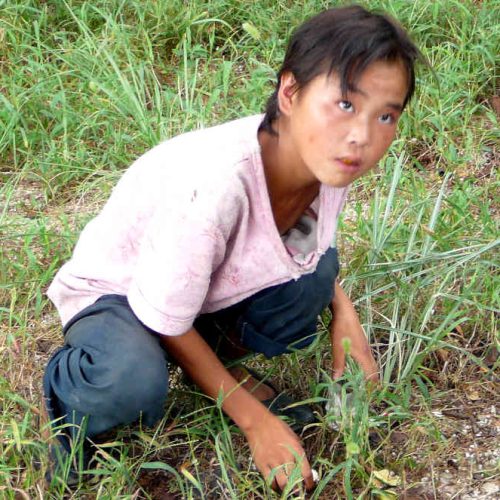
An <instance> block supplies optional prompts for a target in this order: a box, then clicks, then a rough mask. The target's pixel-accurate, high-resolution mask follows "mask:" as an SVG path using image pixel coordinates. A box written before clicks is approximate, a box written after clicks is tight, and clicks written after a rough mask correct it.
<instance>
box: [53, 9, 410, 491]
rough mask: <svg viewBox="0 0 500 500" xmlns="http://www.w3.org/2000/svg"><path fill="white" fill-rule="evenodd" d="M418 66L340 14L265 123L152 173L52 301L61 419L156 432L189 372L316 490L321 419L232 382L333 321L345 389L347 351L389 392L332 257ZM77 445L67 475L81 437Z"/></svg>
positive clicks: (89, 426)
mask: <svg viewBox="0 0 500 500" xmlns="http://www.w3.org/2000/svg"><path fill="white" fill-rule="evenodd" d="M418 57H419V52H418V49H417V48H416V47H415V46H414V45H413V43H412V42H411V41H410V39H409V38H408V36H407V34H406V33H405V32H404V31H403V29H402V28H401V27H400V26H399V25H398V24H396V23H395V22H394V21H393V20H392V19H390V18H388V17H387V16H384V15H378V14H374V13H370V12H368V11H366V10H364V9H363V8H361V7H358V6H354V7H345V8H338V9H330V10H327V11H324V12H322V13H320V14H319V15H317V16H316V17H314V18H312V19H310V20H309V21H307V22H306V23H305V24H303V25H302V26H300V27H299V28H298V29H297V30H296V31H295V33H294V34H293V37H292V39H291V41H290V43H289V46H288V49H287V52H286V56H285V59H284V62H283V66H282V67H281V69H280V71H279V73H278V82H277V86H276V89H275V91H274V93H273V95H272V96H271V98H270V99H269V101H268V103H267V107H266V111H265V114H264V115H263V116H261V115H259V116H250V117H247V118H242V119H239V120H236V121H232V122H229V123H225V124H222V125H219V126H216V127H212V128H208V129H204V130H198V131H193V132H190V133H186V134H183V135H180V136H178V137H175V138H173V139H170V140H168V141H166V142H163V143H162V144H160V145H158V146H157V147H155V148H153V149H152V150H151V151H149V152H147V153H146V154H144V155H143V156H142V157H140V158H139V159H138V160H137V161H136V162H135V163H134V164H133V165H132V166H131V167H130V169H129V170H128V171H127V172H126V173H125V174H124V176H123V177H122V179H121V180H120V181H119V183H118V185H117V186H116V188H115V189H114V191H113V193H112V195H111V197H110V198H109V200H108V202H107V204H106V205H105V206H104V208H103V210H102V211H101V212H100V214H99V215H98V216H97V217H96V218H95V219H93V220H92V221H91V222H90V223H89V224H88V225H87V226H86V227H85V229H84V230H83V232H82V234H81V236H80V239H79V240H78V243H77V245H76V247H75V250H74V253H73V256H72V258H71V260H70V261H69V262H68V263H66V264H65V265H64V266H63V267H62V268H61V270H60V271H59V272H58V274H57V275H56V277H55V279H54V281H53V283H52V285H51V286H50V288H49V291H48V295H49V297H50V298H51V300H52V301H53V302H54V304H55V305H56V307H57V309H58V311H59V313H60V315H61V318H62V321H63V324H64V346H63V347H62V348H61V349H59V350H58V351H57V352H56V353H55V354H54V355H53V356H52V358H51V360H50V361H49V363H48V365H47V368H46V372H45V378H44V394H45V400H46V404H47V410H48V415H49V417H50V419H51V420H55V419H58V423H59V424H61V423H68V424H76V425H77V426H79V425H80V424H82V423H83V424H84V425H82V429H83V432H84V433H85V436H87V437H89V438H94V437H95V436H97V435H99V434H101V433H103V432H105V431H107V430H109V429H111V428H113V427H115V426H117V425H122V424H128V423H131V422H134V421H136V420H138V419H139V418H141V419H142V422H143V423H145V424H147V425H153V424H154V423H155V422H157V421H158V419H160V418H161V417H162V415H163V411H164V404H165V401H166V399H167V397H168V363H169V361H171V362H175V363H176V364H178V365H179V366H180V367H181V368H182V370H184V372H185V373H186V374H187V375H188V377H189V378H191V379H192V380H193V381H194V382H195V383H196V384H197V385H198V386H199V387H200V388H201V389H202V390H203V391H204V393H205V394H207V395H208V396H209V397H211V398H214V399H215V398H217V397H218V396H219V394H220V392H221V391H222V393H223V395H224V400H223V405H222V408H223V410H224V411H225V413H226V414H227V415H228V416H229V417H230V418H231V419H232V420H233V421H234V422H235V423H236V425H238V427H239V428H240V429H241V431H242V432H243V434H244V435H245V437H246V439H247V441H248V445H249V448H250V452H251V454H252V457H253V460H254V463H255V465H256V467H257V468H258V470H259V471H260V472H261V473H262V474H263V476H264V477H266V478H269V477H273V478H274V479H273V486H274V487H278V488H283V487H284V486H285V485H286V483H287V480H288V477H289V474H290V472H291V468H290V466H295V465H297V462H298V463H299V466H300V467H301V471H302V476H303V479H304V483H305V486H306V488H312V487H313V480H312V474H311V468H310V465H309V462H308V460H307V457H306V456H305V452H304V449H303V448H302V444H301V441H300V439H299V437H298V436H297V435H296V434H295V432H294V431H293V430H292V427H293V428H295V429H296V428H300V427H301V426H303V425H305V424H307V423H310V422H313V421H314V415H313V413H312V411H311V410H310V409H309V408H308V407H307V406H305V405H299V406H296V407H293V408H287V407H288V406H289V404H290V403H293V401H292V400H291V399H290V398H288V397H286V396H285V395H283V394H277V393H276V391H275V389H274V388H273V387H272V386H270V385H266V384H265V383H262V381H260V380H258V379H257V378H256V376H254V375H252V374H251V373H249V372H248V370H246V369H245V368H244V367H243V366H241V365H236V366H233V367H232V368H230V369H227V368H226V367H225V364H226V363H227V362H229V361H231V360H234V359H237V358H238V357H241V355H242V354H244V353H248V352H256V353H263V354H264V355H265V356H267V357H269V358H270V357H272V356H276V355H279V354H283V353H287V352H290V350H291V349H299V348H303V347H305V346H307V345H309V344H310V343H311V342H312V341H313V340H314V336H315V332H316V322H317V317H318V315H319V314H320V313H321V312H322V310H323V309H324V308H325V307H328V306H331V307H332V308H333V320H332V323H331V341H332V349H333V367H332V375H333V377H335V378H337V377H339V376H341V374H342V372H343V370H344V364H345V358H344V352H343V349H342V339H344V338H348V339H350V342H351V354H352V356H353V358H354V359H355V360H356V361H357V362H358V363H359V365H360V366H361V368H362V369H363V371H364V373H365V375H366V377H367V378H369V379H376V378H377V372H378V369H377V364H376V362H375V360H374V358H373V355H372V353H371V350H370V347H369V345H368V342H367V340H366V337H365V335H364V332H363V329H362V327H361V325H360V322H359V319H358V317H357V315H356V312H355V310H354V307H353V305H352V303H351V301H350V300H349V298H348V297H347V295H346V294H345V293H344V291H343V290H342V288H341V287H340V285H339V284H338V282H336V277H337V273H338V267H339V266H338V260H337V251H336V249H335V248H332V247H331V244H332V241H334V235H335V230H336V222H337V219H338V216H339V213H340V211H341V210H342V207H343V204H344V201H345V197H346V194H347V190H348V188H349V186H350V185H351V183H352V182H353V181H355V180H356V179H357V178H359V177H361V176H362V175H364V174H365V173H367V172H368V171H370V170H371V169H372V168H374V167H375V166H376V165H377V162H378V161H379V160H380V159H381V157H382V156H383V154H384V153H385V152H386V151H387V149H388V147H389V146H390V144H391V142H392V141H393V139H394V137H395V134H396V130H397V124H398V119H399V117H400V115H401V113H402V112H403V109H404V108H405V106H406V104H407V102H408V100H409V99H410V98H411V96H412V93H413V90H414V81H415V78H414V63H415V61H416V60H417V59H418ZM281 415H286V416H287V417H289V420H288V421H289V422H290V424H291V426H292V427H291V426H289V425H288V424H287V423H285V422H284V421H283V419H281V418H280V416H281ZM66 429H67V430H66V431H65V432H66V434H64V433H63V434H60V435H59V441H60V443H59V447H58V448H57V454H56V455H57V458H58V459H61V457H63V456H64V454H67V453H69V452H70V447H71V438H73V437H75V433H76V430H74V429H76V427H72V426H71V425H70V426H68V427H67V428H66Z"/></svg>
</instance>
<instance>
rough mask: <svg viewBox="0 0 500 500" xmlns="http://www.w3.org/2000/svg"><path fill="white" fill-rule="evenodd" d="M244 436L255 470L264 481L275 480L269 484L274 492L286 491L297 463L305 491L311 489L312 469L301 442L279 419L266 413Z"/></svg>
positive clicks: (312, 484) (312, 483)
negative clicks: (277, 490) (278, 490)
mask: <svg viewBox="0 0 500 500" xmlns="http://www.w3.org/2000/svg"><path fill="white" fill-rule="evenodd" d="M245 436H246V438H247V441H248V444H249V446H250V450H251V452H252V456H253V459H254V462H255V465H256V467H257V469H258V470H259V471H260V473H261V474H262V475H263V477H264V478H265V479H270V478H271V477H274V479H273V482H272V484H271V486H272V487H273V488H274V489H276V488H279V489H280V490H282V489H283V488H285V486H286V484H287V482H288V479H289V476H290V474H291V471H292V470H293V468H294V467H295V465H296V463H297V462H298V463H299V464H300V465H301V472H302V477H303V478H304V484H305V488H306V489H307V490H310V489H312V488H313V487H314V480H313V476H312V471H311V466H310V465H309V461H308V460H307V458H306V454H305V451H304V449H303V448H302V445H301V443H300V440H299V438H298V436H297V435H296V434H295V433H294V432H293V431H292V429H290V427H289V426H288V425H286V424H285V423H284V422H283V421H282V420H281V419H279V418H278V417H276V416H275V415H273V414H272V413H271V412H267V415H264V416H263V417H262V418H261V419H260V420H259V421H258V422H256V423H255V424H254V425H252V426H251V428H249V429H248V430H246V431H245ZM274 471H275V472H274ZM273 472H274V474H273Z"/></svg>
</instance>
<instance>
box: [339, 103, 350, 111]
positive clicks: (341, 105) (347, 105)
mask: <svg viewBox="0 0 500 500" xmlns="http://www.w3.org/2000/svg"><path fill="white" fill-rule="evenodd" d="M339 108H340V109H342V110H343V111H349V112H351V111H353V109H354V108H353V105H352V102H351V101H340V102H339Z"/></svg>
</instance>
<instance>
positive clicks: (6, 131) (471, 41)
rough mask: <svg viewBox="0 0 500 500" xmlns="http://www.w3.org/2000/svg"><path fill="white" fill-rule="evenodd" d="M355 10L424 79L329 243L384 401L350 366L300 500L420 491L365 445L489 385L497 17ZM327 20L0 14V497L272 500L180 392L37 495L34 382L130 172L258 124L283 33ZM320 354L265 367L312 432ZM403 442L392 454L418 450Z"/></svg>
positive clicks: (323, 353) (435, 427)
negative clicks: (64, 281) (392, 484)
mask: <svg viewBox="0 0 500 500" xmlns="http://www.w3.org/2000/svg"><path fill="white" fill-rule="evenodd" d="M363 4H364V5H367V6H368V7H370V8H381V9H383V10H385V11H388V12H389V13H391V14H392V15H393V16H394V17H396V18H397V19H399V20H400V21H401V22H402V23H403V24H404V25H405V26H406V27H408V28H409V29H410V31H411V32H412V33H413V35H414V38H415V39H416V41H417V43H418V44H419V46H420V47H421V48H422V50H423V52H424V54H425V55H426V57H427V58H428V60H429V62H430V64H431V66H432V71H430V70H426V69H423V71H422V72H421V73H420V77H419V90H418V93H417V97H416V100H415V101H414V102H413V103H412V104H411V105H410V107H409V109H408V110H407V112H405V115H404V117H403V119H402V123H401V132H400V138H399V140H398V141H397V143H396V144H395V145H394V147H393V148H392V152H391V153H390V154H389V155H388V157H387V158H386V159H385V161H384V162H383V163H382V165H381V168H380V170H379V172H378V173H375V174H373V175H372V176H370V177H368V178H365V179H363V181H362V182H360V183H359V184H358V185H357V186H356V188H355V189H354V190H353V193H352V196H351V200H350V202H349V204H348V207H347V209H346V214H345V217H344V220H343V223H342V224H341V228H340V233H339V247H340V248H341V250H342V251H341V256H342V260H343V261H344V262H345V265H344V270H343V273H342V279H343V283H344V286H345V288H346V289H347V290H348V291H349V292H350V293H351V296H352V297H353V298H354V299H355V303H356V305H357V307H358V310H359V313H360V316H361V319H362V322H363V324H364V326H365V328H366V331H367V334H368V335H369V337H370V339H371V341H372V343H373V345H374V347H375V349H376V351H377V353H378V356H379V360H380V362H381V365H382V380H383V382H384V389H383V390H381V391H379V392H374V393H367V392H366V390H365V388H364V387H363V386H362V384H360V383H359V373H358V372H357V371H356V367H355V366H352V367H351V370H350V372H349V373H347V374H346V385H345V387H346V388H347V389H352V390H353V391H354V406H355V409H356V411H355V412H354V413H351V412H348V411H345V412H344V413H343V414H342V417H341V420H340V422H339V431H338V432H333V431H332V430H331V429H330V428H329V427H328V419H327V418H322V420H321V422H320V423H319V424H317V425H315V426H312V427H311V428H310V429H309V430H307V432H306V433H305V434H304V436H303V439H304V443H305V446H306V449H307V451H308V454H309V456H310V457H311V461H312V464H313V466H314V467H315V468H317V469H318V470H319V471H320V475H321V477H320V481H319V483H318V486H317V489H316V491H315V493H314V494H313V498H346V497H348V498H351V497H356V496H357V497H360V496H366V495H369V494H370V491H372V489H373V481H372V474H371V471H372V470H375V469H377V468H383V467H389V468H391V467H392V468H394V469H396V470H398V471H403V472H405V471H406V473H407V474H408V475H409V476H411V475H412V474H418V470H419V467H420V468H422V467H425V466H426V464H427V463H428V462H429V461H430V460H431V455H430V454H429V456H428V457H427V458H426V457H421V458H420V459H419V460H420V461H421V462H422V463H418V462H416V461H415V459H413V458H412V457H411V456H410V454H409V453H408V454H404V455H398V456H397V458H395V459H394V460H393V461H392V462H391V460H392V459H391V458H390V454H385V453H384V452H383V449H384V447H385V445H388V443H387V439H385V438H383V441H382V443H381V444H379V445H375V444H373V442H372V441H373V440H372V439H371V438H372V437H373V432H374V431H376V432H377V433H378V434H380V435H382V436H384V435H387V434H388V433H390V432H392V429H393V428H394V427H395V426H397V425H402V424H404V423H405V422H410V421H411V420H412V419H415V418H416V417H415V415H417V414H418V415H421V413H419V412H422V411H424V410H422V408H424V409H425V408H428V407H429V406H430V405H431V404H432V401H433V395H435V393H436V390H437V389H443V387H444V388H446V389H448V388H453V387H454V386H455V385H459V384H460V380H461V377H462V373H463V374H464V375H463V376H465V374H467V375H470V374H471V373H472V374H473V375H474V376H475V377H478V378H479V380H481V381H483V380H485V378H486V377H488V376H490V375H491V374H492V370H493V369H491V368H488V367H486V366H485V364H484V362H483V360H482V357H483V354H484V351H485V349H486V348H487V346H488V345H491V344H493V343H495V342H498V339H497V331H496V329H497V323H496V317H497V316H496V314H497V313H498V309H499V306H498V294H497V292H496V290H497V289H498V280H497V279H496V275H495V270H496V262H495V259H494V256H495V251H497V247H498V240H497V237H498V236H497V235H498V221H497V218H496V217H495V210H496V208H495V199H496V198H498V182H497V179H496V178H495V171H494V167H495V166H496V163H497V162H498V150H497V144H498V139H499V136H498V130H499V129H498V118H497V116H496V115H495V113H494V111H493V110H492V109H491V107H490V106H489V99H490V97H491V96H493V95H494V94H495V93H497V92H498V89H497V88H495V81H496V78H497V77H498V74H497V71H498V69H497V66H496V64H495V63H496V61H495V56H496V54H498V52H499V50H498V49H499V47H498V40H499V39H500V33H499V26H498V23H497V24H495V22H494V20H495V19H496V18H498V8H499V7H498V5H497V4H496V2H494V1H493V0H486V1H483V2H473V1H471V0H467V1H465V2H457V1H456V0H440V1H436V2H431V3H429V2H426V1H423V0H418V1H415V2H404V1H402V0H384V1H366V2H363ZM327 6H328V3H327V2H323V1H313V0H307V1H305V2H300V3H298V2H284V3H283V2H282V3H276V2H271V1H269V0H259V1H255V2H244V3H242V2H234V1H229V0H216V1H212V2H208V3H207V2H201V1H198V0H195V1H192V2H189V3H188V4H186V2H182V1H180V0H174V1H170V0H169V1H167V0H159V1H154V2H153V1H143V2H138V1H136V0H132V1H129V2H122V1H118V0H112V1H103V0H98V1H94V2H89V1H83V0H78V1H76V0H65V1H58V2H46V3H43V2H42V3H41V2H36V1H34V0H28V1H26V2H22V3H21V2H10V3H6V2H3V3H2V4H1V7H2V17H1V19H0V66H1V68H2V71H1V72H0V89H1V92H0V180H1V183H0V239H1V242H2V244H1V246H0V318H1V322H0V325H1V326H0V330H1V331H0V353H1V356H0V404H1V409H2V412H1V413H0V492H1V495H2V496H5V497H6V498H17V497H19V496H27V497H36V496H44V495H45V496H46V497H47V498H61V497H62V496H63V495H65V494H71V493H73V494H75V495H77V496H78V495H91V496H97V497H101V496H103V497H121V496H130V495H132V496H134V495H135V496H136V497H137V496H140V495H142V496H144V495H146V496H147V495H150V496H151V497H153V498H154V496H155V494H156V493H159V492H160V491H163V492H164V491H169V492H170V493H172V495H177V496H182V497H187V498H189V497H192V496H195V495H196V494H197V493H200V491H205V492H206V491H207V489H209V488H212V490H213V492H214V495H219V496H222V495H226V496H229V497H231V498H244V497H249V498H263V497H272V495H273V493H272V492H271V491H270V490H269V487H268V486H267V485H266V484H265V482H264V481H263V480H262V478H260V476H259V475H258V474H257V473H256V471H255V470H254V469H253V468H252V467H251V463H250V461H249V457H248V452H247V449H246V447H245V445H244V441H243V438H242V436H241V435H240V434H239V433H238V431H237V429H235V428H234V427H231V426H228V424H227V422H226V421H225V420H224V418H222V415H221V413H220V405H218V404H217V402H216V401H215V402H211V403H210V402H207V401H206V400H205V398H202V397H201V396H199V395H196V394H191V393H186V388H185V387H183V386H182V384H180V385H179V384H177V387H176V388H175V389H174V390H173V391H172V398H171V401H172V402H173V404H176V405H177V408H174V407H170V408H168V409H167V411H166V416H165V419H164V420H163V421H162V423H161V424H160V425H159V426H158V427H157V428H155V429H154V430H147V429H140V428H137V427H131V428H126V429H121V430H119V431H118V435H117V436H116V437H114V438H112V439H111V440H109V441H108V442H106V443H101V445H100V447H99V452H98V454H97V463H96V465H95V467H94V468H93V469H92V471H90V475H91V476H94V477H95V479H96V481H93V482H92V481H90V482H89V483H82V484H80V485H78V486H77V488H76V490H73V491H72V490H70V489H69V487H68V486H67V485H66V484H64V482H63V483H58V484H54V485H52V486H51V487H47V486H46V485H45V483H44V480H43V472H44V468H45V467H46V465H47V457H46V453H47V446H48V443H47V441H46V439H45V438H43V437H42V436H41V434H40V426H39V423H38V421H39V413H40V412H39V407H40V404H41V396H40V380H41V375H42V372H43V367H44V365H45V363H46V361H47V359H48V357H49V355H50V353H51V352H52V350H53V349H54V348H55V347H56V346H57V345H58V344H59V343H60V342H61V339H60V332H59V324H58V320H57V317H56V315H55V312H54V310H53V308H52V306H51V305H50V304H49V303H48V301H47V299H46V298H45V295H44V292H45V289H46V286H47V285H48V283H49V282H50V280H51V279H52V277H53V275H54V273H55V271H56V270H57V269H58V268H59V267H60V265H61V264H62V263H63V262H64V261H65V260H66V259H67V258H68V257H69V255H70V252H71V249H72V247H73V245H74V242H75V240H76V238H77V235H78V233H79V230H80V229H81V228H82V227H83V225H84V223H85V222H86V221H87V220H88V219H89V218H90V217H91V216H92V215H93V214H94V213H96V212H97V211H98V209H99V207H100V206H101V205H102V203H103V202H104V200H105V199H106V197H107V196H108V194H109V192H110V189H111V186H112V185H113V184H114V182H115V181H116V179H117V178H118V177H119V176H120V175H121V173H122V172H123V170H124V169H125V168H126V167H127V166H128V165H129V164H130V162H131V161H132V160H133V159H134V158H136V157H137V156H138V155H140V154H141V153H142V152H144V151H145V150H146V149H148V148H150V147H151V146H153V145H155V144H157V143H158V142H159V141H161V140H164V139H166V138H168V137H171V136H173V135H175V134H178V133H180V132H182V131H185V130H188V129H192V128H196V127H200V126H208V125H211V124H214V123H218V122H222V121H224V120H229V119H231V118H236V117H240V116H243V115H246V114H250V113H256V112H260V111H261V110H262V107H263V104H264V102H265V100H266V98H267V95H268V94H269V92H270V91H271V88H272V83H273V79H274V72H275V70H276V69H277V67H278V65H279V63H280V60H281V58H282V56H283V51H284V48H285V41H286V39H287V37H288V35H289V34H290V31H291V29H292V27H293V26H296V25H297V24H299V23H300V22H301V21H302V20H303V19H304V18H306V17H307V16H308V15H310V14H313V13H315V12H317V11H319V10H320V9H322V8H325V7H327ZM325 320H326V321H327V320H328V318H326V317H325ZM328 349H329V348H328V341H327V334H326V332H324V334H323V335H321V338H320V340H319V341H318V342H316V343H315V344H313V345H312V346H311V347H310V348H308V349H307V350H305V351H304V352H302V353H296V354H293V355H291V356H289V357H288V358H286V359H280V360H273V361H271V362H268V363H266V370H267V371H269V372H270V373H272V374H274V375H275V377H276V378H277V379H278V381H279V384H281V385H282V386H283V387H287V386H288V387H289V386H292V387H293V391H294V394H295V395H297V396H298V397H302V398H304V399H307V398H309V399H310V403H311V404H312V405H316V406H315V408H316V409H317V410H318V413H321V405H322V403H323V400H324V396H325V390H326V389H328V387H329V385H331V381H329V379H328V374H329V354H328V352H329V350H328ZM443 356H444V357H443ZM445 358H446V361H445V362H444V363H443V361H442V360H443V359H445ZM256 363H257V364H261V365H262V363H263V362H262V360H260V359H258V360H256ZM476 368H477V369H476ZM474 370H476V371H474ZM436 373H437V374H439V377H441V378H439V377H437V378H436V376H435V374H436ZM481 377H483V378H481ZM440 380H441V382H443V383H444V386H439V383H440ZM435 384H437V385H438V387H437V388H436V387H434V385H435ZM347 389H346V390H347ZM418 418H421V419H422V422H420V423H419V422H417V423H416V424H415V425H414V427H415V428H417V427H420V428H424V429H428V430H429V432H428V433H429V436H431V437H432V439H435V440H437V441H440V440H441V441H442V440H444V438H443V435H442V433H441V432H440V430H439V424H438V423H436V422H433V421H431V420H429V418H430V417H427V416H425V417H418ZM418 432H420V434H418V433H417V431H415V434H412V436H413V437H412V436H410V439H409V443H408V444H407V446H411V443H412V442H415V443H417V442H420V441H419V439H421V430H420V431H418ZM418 436H419V437H418ZM113 450H114V451H113ZM433 457H434V458H435V456H433ZM426 460H427V462H426ZM38 463H39V464H40V465H41V467H37V466H36V464H38ZM207 471H208V474H207ZM214 477H218V478H219V480H216V481H215V482H214ZM415 477H417V476H415ZM410 482H411V481H410ZM291 488H292V486H290V490H289V491H288V492H287V493H285V494H284V497H286V496H287V495H288V496H291V491H292V489H291Z"/></svg>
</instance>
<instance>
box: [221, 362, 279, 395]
mask: <svg viewBox="0 0 500 500" xmlns="http://www.w3.org/2000/svg"><path fill="white" fill-rule="evenodd" d="M229 372H230V373H231V375H232V376H233V377H234V378H235V379H236V380H237V381H238V382H239V383H240V384H241V386H242V387H244V388H245V389H246V390H247V391H248V392H250V393H252V394H253V395H254V396H255V397H256V398H257V399H258V400H259V401H266V400H268V399H272V398H274V397H276V396H277V394H276V392H275V391H274V389H273V388H272V387H270V386H269V385H266V383H265V382H264V381H263V380H258V379H257V378H255V377H254V376H253V375H252V374H251V373H250V372H249V371H248V370H247V369H246V368H245V367H244V366H243V365H237V366H234V367H232V368H229Z"/></svg>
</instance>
